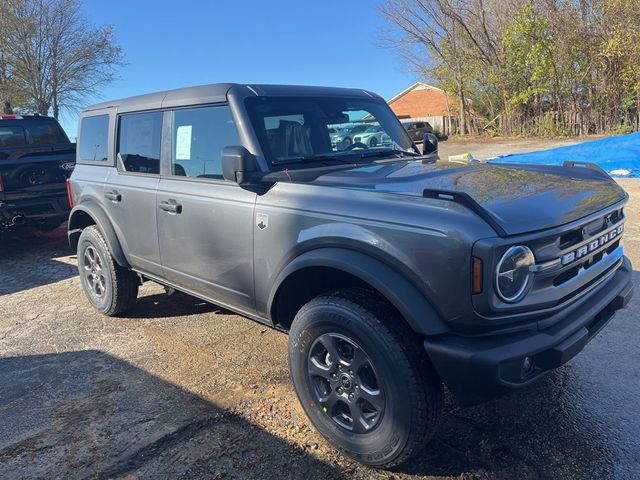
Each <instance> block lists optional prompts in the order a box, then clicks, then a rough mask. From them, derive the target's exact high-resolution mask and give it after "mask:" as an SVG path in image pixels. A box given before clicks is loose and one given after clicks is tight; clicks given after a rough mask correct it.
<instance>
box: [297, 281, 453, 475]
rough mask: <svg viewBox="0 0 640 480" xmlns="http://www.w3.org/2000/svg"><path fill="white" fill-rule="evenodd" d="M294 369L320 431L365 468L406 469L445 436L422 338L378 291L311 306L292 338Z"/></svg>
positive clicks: (438, 387)
mask: <svg viewBox="0 0 640 480" xmlns="http://www.w3.org/2000/svg"><path fill="white" fill-rule="evenodd" d="M349 344H351V346H350V347H349ZM326 345H329V346H330V348H326ZM329 350H332V351H334V352H335V356H336V357H340V361H338V362H335V361H333V359H332V355H331V353H328V352H329ZM325 351H326V352H325ZM363 354H364V355H363ZM363 357H364V359H365V360H363ZM358 364H359V365H361V366H360V367H359V368H358V367H357V365H358ZM354 366H355V367H354ZM340 367H342V368H340ZM289 369H290V371H291V376H292V380H293V384H294V387H295V389H296V393H297V395H298V399H299V400H300V402H301V404H302V406H303V408H304V410H305V412H306V413H307V415H308V416H309V418H310V420H311V422H312V423H313V425H314V426H315V427H316V428H317V429H318V431H319V432H320V433H321V434H322V435H323V436H324V437H325V438H326V439H327V440H328V441H329V443H331V444H332V445H333V446H334V447H335V448H337V449H338V450H340V451H341V452H343V453H344V454H346V455H348V456H349V457H352V458H354V459H355V460H357V461H358V462H360V463H363V464H366V465H370V466H373V467H379V468H391V467H395V466H398V465H400V464H402V463H404V462H406V461H407V460H409V458H411V457H412V456H413V455H415V454H416V453H417V452H419V451H420V450H421V449H422V448H423V447H424V445H426V443H427V442H428V441H429V440H430V439H431V437H432V436H433V435H434V433H435V431H436V429H437V425H438V423H439V420H440V416H441V413H442V403H443V386H442V382H441V380H440V379H439V378H438V375H437V374H436V373H435V371H434V369H433V367H432V366H431V363H430V362H429V360H428V358H427V356H426V354H425V353H424V352H423V350H422V346H421V343H420V341H419V339H418V338H417V336H416V335H415V334H414V333H413V332H412V331H411V330H410V329H409V327H408V326H407V325H406V324H405V323H404V322H403V320H402V319H401V318H398V317H397V314H396V313H395V312H394V311H393V310H392V309H391V308H390V307H389V306H388V305H387V304H386V302H384V301H381V299H380V298H379V297H378V296H376V295H375V294H374V293H372V292H369V291H367V290H359V289H358V290H348V291H341V292H336V293H333V294H330V295H326V296H321V297H317V298H315V299H313V300H311V301H310V302H309V303H307V304H306V305H304V306H303V307H302V308H301V309H300V311H299V312H298V314H297V315H296V318H295V319H294V321H293V324H292V327H291V331H290V332H289ZM354 369H355V370H356V371H355V372H353V370H354ZM351 372H352V373H353V374H352V373H351ZM334 374H335V378H334V377H333V375H334ZM358 387H359V390H358ZM340 390H341V391H340ZM349 392H351V393H349ZM350 395H353V399H352V398H351V397H350ZM370 400H371V401H370ZM355 419H360V420H359V421H357V422H356V421H354V420H355Z"/></svg>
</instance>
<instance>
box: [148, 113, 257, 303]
mask: <svg viewBox="0 0 640 480" xmlns="http://www.w3.org/2000/svg"><path fill="white" fill-rule="evenodd" d="M165 115H167V117H166V118H165V126H166V127H165V128H167V131H168V132H169V129H170V134H168V135H165V141H166V145H167V146H166V150H168V153H167V154H166V157H168V159H169V161H168V162H166V165H165V166H164V167H163V168H165V170H164V172H163V173H164V174H163V176H162V178H161V180H160V184H159V186H158V199H157V200H158V202H157V203H158V205H157V208H156V211H157V215H158V236H159V239H160V240H159V241H160V254H161V257H162V266H163V271H164V276H165V278H166V279H167V280H169V281H170V282H172V283H174V284H175V285H176V286H179V287H181V288H184V289H186V290H189V291H191V292H193V293H196V294H200V295H203V296H205V297H208V298H211V299H212V300H216V301H217V302H218V303H221V304H227V305H232V306H235V307H237V308H241V309H243V310H245V311H253V310H254V302H253V210H254V204H255V201H256V194H255V193H254V192H250V191H248V190H245V189H243V188H240V187H239V186H238V185H237V184H236V183H234V182H228V181H226V180H224V179H223V178H222V164H221V157H222V149H223V148H224V147H225V146H227V145H238V144H239V143H240V142H239V138H238V132H237V130H236V128H235V125H234V123H233V119H232V116H231V112H230V110H229V107H228V106H226V105H217V106H203V107H193V108H183V109H176V110H173V111H169V112H166V114H165Z"/></svg>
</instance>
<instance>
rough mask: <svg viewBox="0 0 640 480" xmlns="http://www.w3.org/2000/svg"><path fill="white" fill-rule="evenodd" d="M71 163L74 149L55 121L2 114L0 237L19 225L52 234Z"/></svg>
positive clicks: (63, 215) (62, 213) (63, 213)
mask: <svg viewBox="0 0 640 480" xmlns="http://www.w3.org/2000/svg"><path fill="white" fill-rule="evenodd" d="M105 140H106V139H105ZM75 161H76V145H75V144H74V143H71V142H70V141H69V138H68V137H67V135H66V134H65V133H64V130H63V129H62V127H61V126H60V125H59V124H58V122H57V121H56V120H55V119H53V118H50V117H44V116H40V115H1V116H0V232H1V231H3V230H8V229H11V228H13V227H17V226H22V225H29V226H33V227H36V228H39V229H41V230H50V229H53V228H55V227H57V226H58V225H60V224H61V223H62V222H64V221H65V220H66V219H67V217H68V216H69V210H70V207H69V200H68V197H67V188H66V180H67V179H68V178H69V176H70V175H71V172H72V171H73V168H74V166H75Z"/></svg>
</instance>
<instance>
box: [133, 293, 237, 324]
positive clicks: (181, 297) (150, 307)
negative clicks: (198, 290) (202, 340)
mask: <svg viewBox="0 0 640 480" xmlns="http://www.w3.org/2000/svg"><path fill="white" fill-rule="evenodd" d="M198 313H214V314H216V315H235V314H234V313H233V312H230V311H229V310H226V309H224V308H222V307H219V306H217V305H213V304H212V303H208V302H205V301H204V300H200V299H198V298H196V297H192V296H191V295H187V294H186V293H181V292H175V293H172V294H171V295H167V294H166V293H157V294H153V295H146V296H144V297H139V298H138V301H137V302H136V303H135V305H134V306H133V307H132V308H131V309H130V310H127V313H126V316H127V318H155V317H182V316H184V315H195V314H198Z"/></svg>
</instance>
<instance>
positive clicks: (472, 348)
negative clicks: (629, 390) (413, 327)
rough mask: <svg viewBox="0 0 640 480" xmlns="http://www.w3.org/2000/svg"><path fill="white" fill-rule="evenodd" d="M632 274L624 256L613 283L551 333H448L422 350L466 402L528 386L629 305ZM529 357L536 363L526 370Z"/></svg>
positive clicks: (567, 314) (571, 312)
mask: <svg viewBox="0 0 640 480" xmlns="http://www.w3.org/2000/svg"><path fill="white" fill-rule="evenodd" d="M632 271H633V270H632V267H631V262H629V259H627V258H626V257H623V261H622V264H621V265H620V267H619V268H618V270H617V271H616V272H615V274H614V275H612V277H611V278H610V279H608V280H607V281H606V282H604V284H602V285H600V286H599V287H598V288H596V289H594V291H592V292H590V294H589V296H588V297H587V298H583V299H581V301H579V302H576V304H574V305H572V306H570V307H568V308H566V310H565V312H564V315H563V317H564V318H563V319H561V320H560V321H558V322H554V324H553V326H551V327H549V328H546V329H542V330H537V331H527V332H515V333H510V334H496V335H483V336H462V335H455V334H446V335H440V336H434V337H428V338H427V339H425V341H424V348H425V350H426V351H427V354H428V355H429V358H430V359H431V361H432V362H433V365H434V366H435V368H436V370H437V371H438V373H439V374H440V377H441V378H442V380H443V381H444V382H445V384H446V385H447V387H449V389H450V390H451V391H452V392H453V393H454V394H455V395H456V396H457V397H458V399H459V400H460V401H461V402H462V403H465V404H472V403H479V402H481V401H484V400H487V399H489V398H491V397H494V396H496V395H500V394H502V393H506V392H509V391H511V390H515V389H518V388H521V387H524V386H526V385H529V384H530V383H532V382H534V381H536V380H537V379H539V378H540V377H541V376H542V375H544V373H546V372H548V371H549V370H552V369H554V368H557V367H559V366H560V365H564V364H565V363H567V362H568V361H569V360H570V359H572V358H573V357H574V356H576V355H577V354H578V353H579V352H580V351H581V350H582V349H583V348H584V347H585V346H586V345H587V343H589V341H590V340H591V339H592V338H594V337H595V336H596V334H597V333H598V332H599V331H600V330H601V329H602V328H604V327H605V325H606V324H607V323H609V321H610V320H611V319H612V318H613V316H614V315H615V312H616V311H617V310H619V309H621V308H624V307H625V306H626V305H627V304H628V303H629V301H630V300H631V297H632V296H633V285H632V283H631V276H632ZM556 315H557V314H556ZM540 323H541V324H543V325H544V322H540ZM525 357H530V358H531V359H532V360H533V366H532V367H531V368H529V369H528V370H527V371H524V369H523V361H524V359H525Z"/></svg>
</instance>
